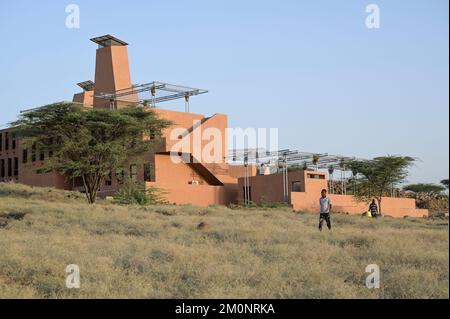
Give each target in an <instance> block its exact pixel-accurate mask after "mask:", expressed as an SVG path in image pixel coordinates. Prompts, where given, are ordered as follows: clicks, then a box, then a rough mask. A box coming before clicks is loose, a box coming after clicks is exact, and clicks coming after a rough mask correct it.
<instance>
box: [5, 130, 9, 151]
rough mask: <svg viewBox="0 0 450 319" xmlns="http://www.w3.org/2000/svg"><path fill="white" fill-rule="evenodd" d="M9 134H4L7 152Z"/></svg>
mask: <svg viewBox="0 0 450 319" xmlns="http://www.w3.org/2000/svg"><path fill="white" fill-rule="evenodd" d="M8 135H9V133H8V132H6V133H5V150H6V151H7V150H8V149H9V137H8Z"/></svg>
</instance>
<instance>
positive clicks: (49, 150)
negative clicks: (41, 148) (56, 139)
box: [48, 137, 53, 157]
mask: <svg viewBox="0 0 450 319" xmlns="http://www.w3.org/2000/svg"><path fill="white" fill-rule="evenodd" d="M48 144H49V146H48V157H53V138H52V137H51V138H50V139H49V142H48Z"/></svg>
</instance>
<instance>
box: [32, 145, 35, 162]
mask: <svg viewBox="0 0 450 319" xmlns="http://www.w3.org/2000/svg"><path fill="white" fill-rule="evenodd" d="M31 161H32V162H36V144H33V145H32V146H31Z"/></svg>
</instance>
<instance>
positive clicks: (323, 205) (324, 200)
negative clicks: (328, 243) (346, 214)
mask: <svg viewBox="0 0 450 319" xmlns="http://www.w3.org/2000/svg"><path fill="white" fill-rule="evenodd" d="M320 195H321V196H320V199H319V205H320V216H319V230H320V231H322V224H323V222H324V221H325V222H326V223H327V227H328V229H329V230H331V218H330V213H331V207H332V203H331V199H330V198H329V197H328V196H327V190H326V189H322V192H321V194H320Z"/></svg>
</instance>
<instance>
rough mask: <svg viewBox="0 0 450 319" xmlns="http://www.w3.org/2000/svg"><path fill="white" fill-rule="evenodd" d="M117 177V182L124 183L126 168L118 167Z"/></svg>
mask: <svg viewBox="0 0 450 319" xmlns="http://www.w3.org/2000/svg"><path fill="white" fill-rule="evenodd" d="M116 179H117V183H119V184H123V181H124V179H125V170H124V169H118V170H117V171H116Z"/></svg>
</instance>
